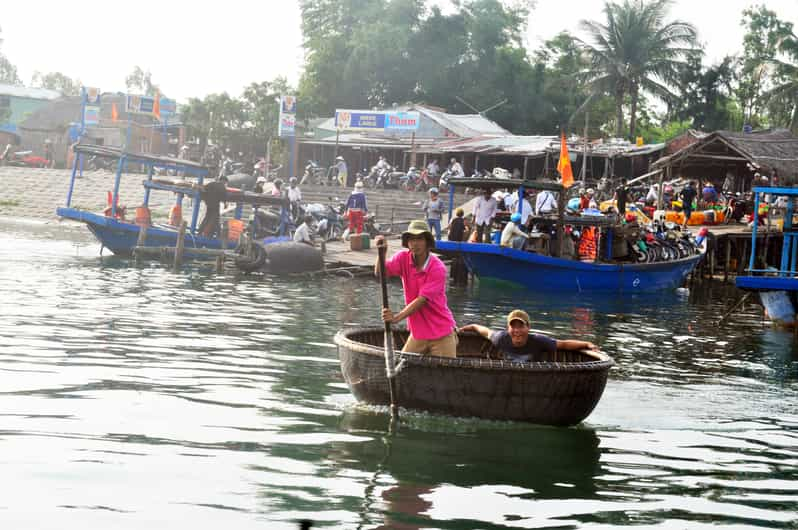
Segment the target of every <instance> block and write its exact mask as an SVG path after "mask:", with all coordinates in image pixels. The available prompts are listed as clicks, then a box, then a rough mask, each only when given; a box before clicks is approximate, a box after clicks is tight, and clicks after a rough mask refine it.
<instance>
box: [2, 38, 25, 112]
mask: <svg viewBox="0 0 798 530" xmlns="http://www.w3.org/2000/svg"><path fill="white" fill-rule="evenodd" d="M0 44H3V39H0ZM0 83H5V84H8V85H21V84H22V80H21V79H20V78H19V75H17V67H16V66H14V65H13V64H11V61H9V60H8V58H7V57H6V56H5V55H3V54H2V53H0ZM3 119H6V118H3Z"/></svg>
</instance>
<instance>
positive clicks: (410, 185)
mask: <svg viewBox="0 0 798 530" xmlns="http://www.w3.org/2000/svg"><path fill="white" fill-rule="evenodd" d="M399 188H401V189H403V190H405V191H423V183H422V178H421V171H419V169H418V168H416V167H411V168H410V169H408V170H407V173H406V174H405V175H403V176H401V177H400V178H399Z"/></svg>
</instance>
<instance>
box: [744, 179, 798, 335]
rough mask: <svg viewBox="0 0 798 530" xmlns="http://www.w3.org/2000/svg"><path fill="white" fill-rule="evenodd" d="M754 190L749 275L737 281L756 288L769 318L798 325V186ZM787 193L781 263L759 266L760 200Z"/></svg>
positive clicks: (756, 188) (778, 322) (786, 323)
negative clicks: (797, 200)
mask: <svg viewBox="0 0 798 530" xmlns="http://www.w3.org/2000/svg"><path fill="white" fill-rule="evenodd" d="M753 192H754V222H753V226H752V229H751V258H750V261H749V262H748V268H747V269H746V271H747V272H748V275H747V276H738V277H737V279H736V280H735V284H736V285H737V287H738V288H739V289H743V290H746V291H749V292H756V293H758V294H759V298H760V300H761V301H762V305H763V306H764V307H765V313H766V315H767V317H768V318H770V319H771V320H772V321H774V322H776V323H777V324H785V325H795V324H796V321H797V320H798V319H797V318H796V308H798V276H796V275H798V228H796V227H795V226H793V222H792V218H793V214H794V213H795V207H794V199H795V198H798V189H796V188H760V187H755V188H754V189H753ZM765 194H769V195H770V196H771V197H787V199H788V200H787V208H786V212H785V213H784V225H783V227H782V235H783V237H784V241H783V243H782V249H781V263H780V265H779V268H778V269H775V268H765V269H758V268H756V261H755V260H756V256H757V254H758V253H757V248H756V247H757V232H758V226H757V225H758V224H759V204H760V202H761V201H762V200H763V196H764V195H765Z"/></svg>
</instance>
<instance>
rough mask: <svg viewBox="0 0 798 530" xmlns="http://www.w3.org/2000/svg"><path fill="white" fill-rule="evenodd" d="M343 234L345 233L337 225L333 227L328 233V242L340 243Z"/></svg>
mask: <svg viewBox="0 0 798 530" xmlns="http://www.w3.org/2000/svg"><path fill="white" fill-rule="evenodd" d="M342 233H343V231H342V230H341V227H340V226H338V225H337V224H334V225H332V227H331V228H330V231H329V232H328V233H327V241H338V240H339V239H341V234H342Z"/></svg>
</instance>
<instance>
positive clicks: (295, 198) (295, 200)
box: [288, 177, 302, 219]
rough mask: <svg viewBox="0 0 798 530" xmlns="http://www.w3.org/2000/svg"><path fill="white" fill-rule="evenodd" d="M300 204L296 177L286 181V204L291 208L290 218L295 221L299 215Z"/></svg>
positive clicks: (300, 195)
mask: <svg viewBox="0 0 798 530" xmlns="http://www.w3.org/2000/svg"><path fill="white" fill-rule="evenodd" d="M301 202H302V192H301V191H299V186H297V185H296V177H291V178H290V179H288V203H289V207H290V208H291V217H292V218H294V219H296V217H297V215H298V214H299V204H300V203H301Z"/></svg>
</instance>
